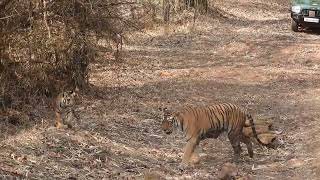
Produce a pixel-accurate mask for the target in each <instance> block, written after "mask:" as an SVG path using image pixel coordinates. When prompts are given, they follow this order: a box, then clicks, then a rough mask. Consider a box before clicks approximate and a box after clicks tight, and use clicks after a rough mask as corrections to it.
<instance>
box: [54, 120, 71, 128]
mask: <svg viewBox="0 0 320 180" xmlns="http://www.w3.org/2000/svg"><path fill="white" fill-rule="evenodd" d="M54 126H55V127H56V128H58V129H66V128H68V125H64V124H62V123H59V122H57V123H55V125H54Z"/></svg>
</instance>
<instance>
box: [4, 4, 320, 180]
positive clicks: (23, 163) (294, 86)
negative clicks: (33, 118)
mask: <svg viewBox="0 0 320 180" xmlns="http://www.w3.org/2000/svg"><path fill="white" fill-rule="evenodd" d="M214 6H215V8H217V9H218V10H219V11H216V10H214V11H213V10H210V13H209V14H208V15H207V16H201V17H199V18H198V19H197V21H196V23H195V24H193V23H183V25H179V26H177V25H175V26H173V25H172V26H170V27H169V28H168V29H167V30H166V31H164V30H163V27H156V28H153V29H151V30H146V31H145V32H141V33H136V34H133V35H132V36H130V37H129V38H128V40H129V42H126V44H125V45H124V47H123V51H122V52H121V56H120V57H121V60H118V61H117V62H114V60H112V59H110V58H109V56H108V55H107V54H105V56H102V57H101V58H100V59H99V60H97V61H96V62H94V63H93V64H92V66H91V78H90V84H91V88H90V91H89V92H88V93H85V94H82V95H81V97H80V100H79V103H78V105H77V109H76V111H77V113H79V116H80V120H79V121H78V122H77V123H76V124H75V127H74V129H56V128H54V127H53V126H52V125H53V120H52V119H53V116H52V115H48V118H43V119H42V120H43V123H40V124H39V123H38V124H36V125H34V126H32V127H29V128H26V129H24V130H21V131H20V132H18V133H16V134H14V135H10V136H6V138H5V139H3V140H1V144H0V174H1V175H2V176H1V175H0V176H1V177H5V178H6V177H7V178H8V177H9V176H15V177H27V178H30V179H60V178H62V179H68V178H69V179H102V178H104V179H142V178H143V177H144V176H145V175H146V174H148V176H149V177H151V176H154V177H161V178H163V179H215V178H216V177H217V176H218V174H219V171H220V169H221V168H222V167H223V166H224V164H225V163H228V162H232V153H233V151H232V148H231V145H230V143H229V142H228V140H227V138H226V136H225V135H222V136H221V137H219V138H218V139H207V140H204V141H202V142H201V143H200V151H201V153H200V155H201V160H200V163H199V164H196V165H194V166H191V167H189V168H187V169H185V170H180V169H179V163H180V162H181V156H182V147H183V145H184V144H185V142H184V141H183V139H182V138H181V135H180V134H178V133H177V134H173V135H166V134H164V133H163V132H162V131H161V130H160V128H159V127H160V123H161V112H160V111H159V110H158V109H159V107H168V108H172V109H175V108H177V107H182V106H184V105H204V104H213V103H217V102H231V103H235V104H238V105H240V106H242V107H244V108H246V109H248V111H249V112H250V113H251V114H252V115H253V117H254V118H255V119H265V120H268V121H271V122H272V123H273V126H274V128H275V129H277V130H279V131H281V132H282V134H280V135H279V137H278V138H279V139H281V140H282V141H283V142H284V146H283V147H279V148H278V149H276V150H274V149H266V148H261V147H260V146H258V145H256V144H255V145H254V152H255V157H254V159H250V158H249V157H248V155H247V152H246V151H243V153H242V155H241V156H242V160H241V162H239V163H237V164H236V166H237V168H238V169H239V172H238V174H239V176H245V175H250V176H252V177H253V178H254V179H263V180H264V179H319V177H320V51H319V49H320V36H319V35H320V33H319V32H316V31H309V30H306V31H304V32H300V33H294V32H292V31H291V30H290V15H289V12H288V8H289V1H287V0H282V1H278V0H270V1H268V2H267V1H262V0H257V1H255V2H253V1H252V0H236V1H234V0H217V1H215V5H214ZM39 106H40V105H39ZM50 113H51V112H50ZM51 114H52V113H51ZM243 149H244V150H245V149H246V148H245V146H243ZM1 177H0V178H1Z"/></svg>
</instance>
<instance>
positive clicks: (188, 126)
mask: <svg viewBox="0 0 320 180" xmlns="http://www.w3.org/2000/svg"><path fill="white" fill-rule="evenodd" d="M163 111H164V117H163V121H162V125H161V127H162V130H164V131H165V132H166V133H167V134H170V133H172V131H173V130H174V129H180V130H182V131H183V132H184V133H185V135H186V138H187V144H186V147H185V152H184V155H183V158H182V163H184V164H188V163H189V160H190V158H191V156H197V154H195V152H194V149H195V148H196V146H197V145H198V144H199V142H200V140H202V139H206V138H217V137H218V136H219V135H220V134H221V133H222V132H227V133H228V138H229V140H230V143H231V145H232V147H233V150H234V154H235V159H236V160H237V159H238V158H239V156H240V152H241V147H240V142H243V143H245V144H246V145H247V149H248V153H249V156H250V157H251V158H252V157H253V149H252V144H251V140H250V138H249V137H246V136H245V135H244V134H243V132H242V129H243V127H248V126H251V128H252V131H253V133H254V136H255V137H256V138H257V140H258V141H259V142H260V143H261V141H260V140H259V139H258V136H257V133H256V130H255V127H254V123H253V119H252V117H251V115H250V114H248V113H247V112H246V111H244V110H242V109H241V108H240V107H238V106H236V105H234V104H230V103H223V104H216V105H210V106H203V107H186V108H184V109H182V110H181V111H178V112H170V111H168V110H167V109H164V110H163Z"/></svg>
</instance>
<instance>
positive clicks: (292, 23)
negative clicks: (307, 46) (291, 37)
mask: <svg viewBox="0 0 320 180" xmlns="http://www.w3.org/2000/svg"><path fill="white" fill-rule="evenodd" d="M291 30H292V31H294V32H299V26H298V23H297V22H295V21H294V20H293V19H291Z"/></svg>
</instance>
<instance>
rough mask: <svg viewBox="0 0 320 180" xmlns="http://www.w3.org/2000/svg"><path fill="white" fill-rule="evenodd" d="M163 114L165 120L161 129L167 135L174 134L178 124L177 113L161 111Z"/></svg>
mask: <svg viewBox="0 0 320 180" xmlns="http://www.w3.org/2000/svg"><path fill="white" fill-rule="evenodd" d="M161 110H162V113H163V120H162V123H161V129H162V130H163V131H164V132H165V133H166V134H171V133H172V132H173V128H174V125H175V122H176V117H175V113H174V112H171V111H169V110H168V109H167V108H163V109H161Z"/></svg>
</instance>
